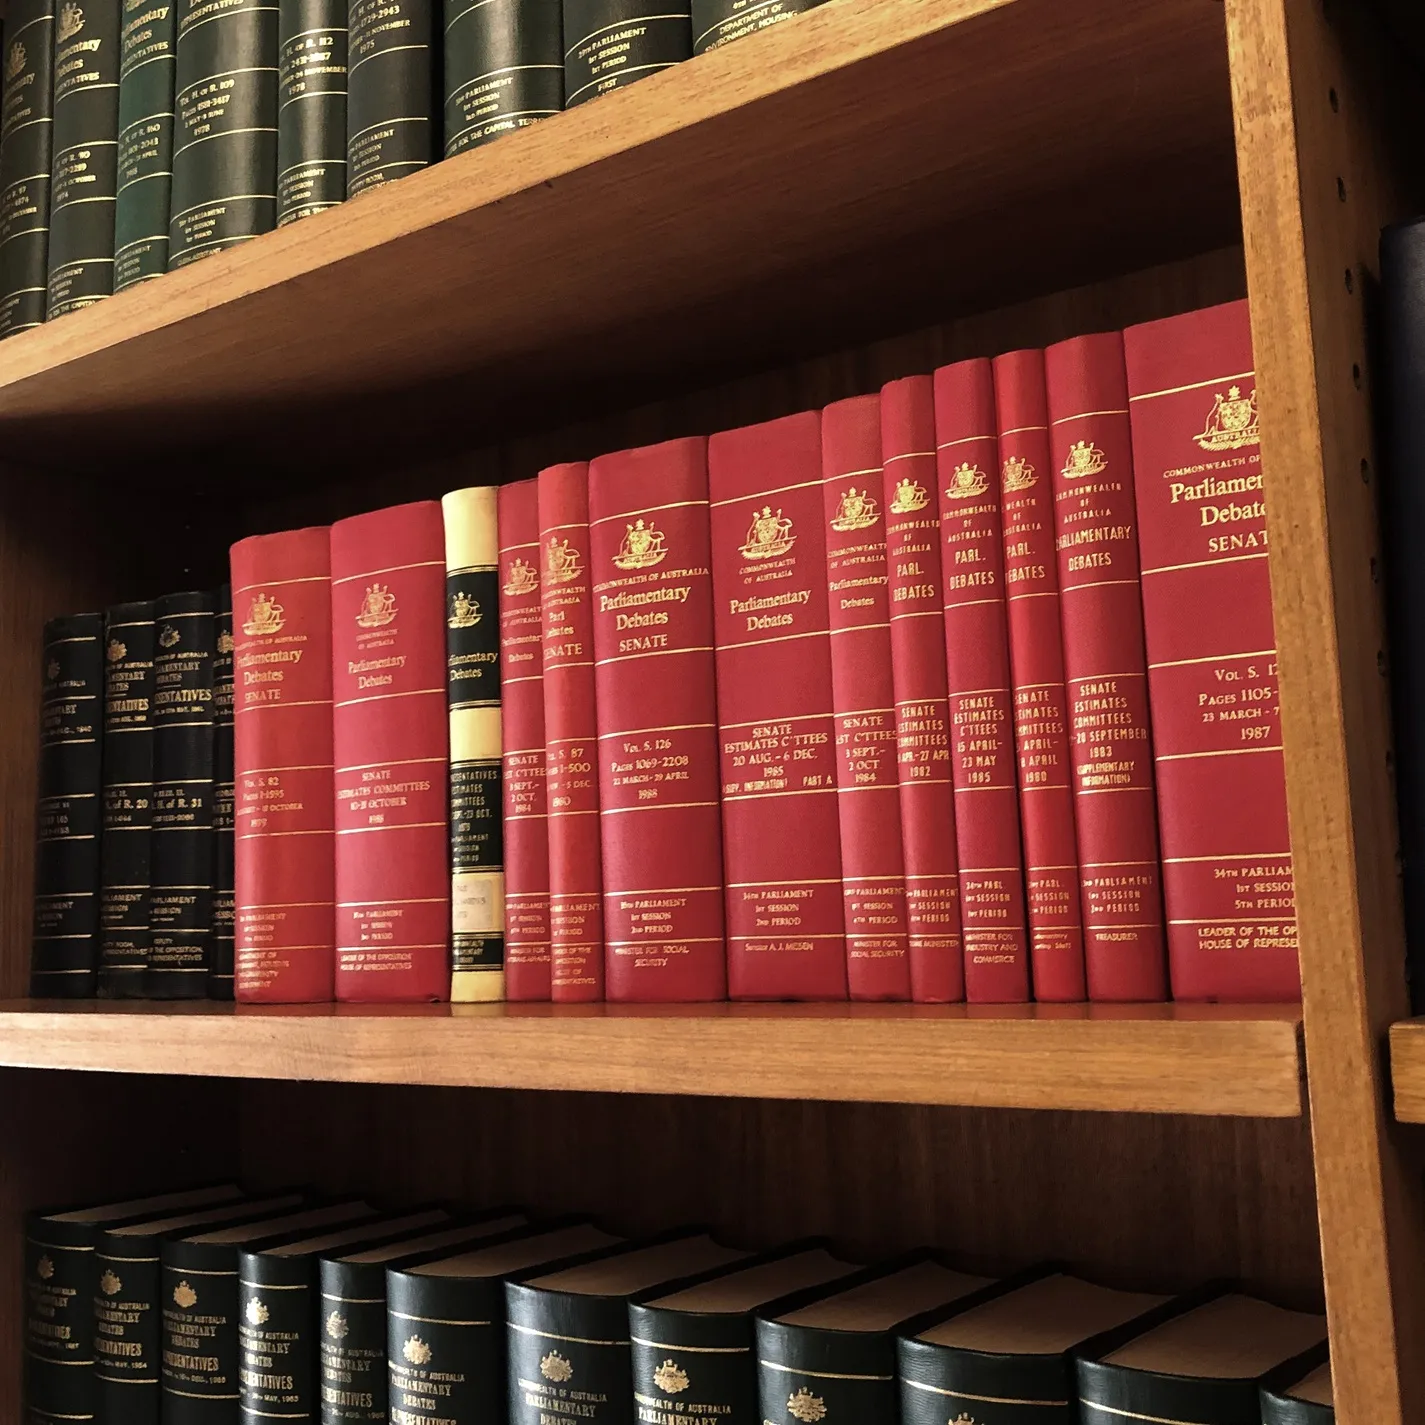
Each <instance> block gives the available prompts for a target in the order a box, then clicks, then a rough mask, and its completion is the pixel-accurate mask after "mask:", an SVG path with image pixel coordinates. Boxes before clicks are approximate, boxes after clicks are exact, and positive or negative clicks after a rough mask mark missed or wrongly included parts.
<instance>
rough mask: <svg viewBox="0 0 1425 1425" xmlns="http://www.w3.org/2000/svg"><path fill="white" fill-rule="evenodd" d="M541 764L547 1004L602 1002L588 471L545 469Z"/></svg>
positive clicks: (581, 468)
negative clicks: (546, 875)
mask: <svg viewBox="0 0 1425 1425" xmlns="http://www.w3.org/2000/svg"><path fill="white" fill-rule="evenodd" d="M538 489H539V540H540V549H541V552H542V556H543V563H544V568H543V571H542V575H541V582H540V592H539V598H540V607H541V609H542V612H543V619H544V625H543V628H544V649H543V652H544V664H543V677H544V759H545V760H544V766H545V788H546V795H547V799H548V803H549V821H548V823H547V825H548V830H549V956H550V961H549V984H550V994H549V997H550V998H551V999H552V1000H555V1001H565V1002H569V1001H578V1000H600V999H603V997H604V914H603V902H602V896H603V889H604V883H603V874H602V871H601V869H600V855H599V768H598V761H597V758H596V755H595V748H596V746H597V742H598V727H597V722H596V718H595V715H594V611H593V603H592V599H593V594H592V591H591V587H590V585H591V580H590V563H589V467H588V465H587V464H585V463H583V462H582V461H581V462H578V463H576V464H572V465H555V466H552V467H551V468H550V469H548V470H544V471H541V472H540V476H539V481H538Z"/></svg>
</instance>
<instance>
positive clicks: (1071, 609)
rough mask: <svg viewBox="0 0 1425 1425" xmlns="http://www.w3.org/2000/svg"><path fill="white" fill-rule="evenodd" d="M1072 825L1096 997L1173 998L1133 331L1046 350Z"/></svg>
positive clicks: (1090, 985)
mask: <svg viewBox="0 0 1425 1425" xmlns="http://www.w3.org/2000/svg"><path fill="white" fill-rule="evenodd" d="M1044 374H1045V378H1046V381H1047V384H1048V388H1049V426H1050V445H1049V459H1050V464H1051V466H1052V468H1053V471H1054V531H1055V547H1056V549H1057V551H1058V556H1059V606H1060V613H1061V617H1062V632H1063V636H1064V682H1065V685H1066V686H1067V688H1068V690H1069V712H1070V717H1071V719H1072V721H1071V724H1070V727H1071V738H1070V750H1071V754H1072V757H1073V764H1074V821H1075V825H1076V828H1077V831H1078V840H1079V881H1080V888H1081V893H1082V903H1083V916H1084V963H1085V968H1086V970H1087V972H1088V988H1089V998H1090V999H1092V1000H1160V999H1162V998H1163V997H1164V995H1165V994H1166V992H1167V976H1166V973H1165V967H1164V943H1163V894H1162V880H1161V872H1160V869H1159V865H1158V817H1157V810H1156V807H1155V804H1154V791H1153V749H1152V743H1151V739H1150V737H1149V731H1148V667H1147V658H1146V655H1145V654H1144V651H1143V604H1142V598H1141V593H1140V588H1139V580H1138V523H1137V521H1138V516H1137V510H1136V507H1135V504H1134V498H1133V441H1132V436H1131V434H1130V431H1129V421H1128V382H1127V376H1126V374H1125V371H1124V366H1123V337H1122V336H1121V334H1120V333H1118V332H1104V333H1100V334H1098V335H1095V336H1081V337H1074V338H1073V339H1072V340H1070V341H1064V342H1060V343H1059V344H1058V345H1057V346H1051V347H1050V348H1049V349H1048V350H1047V351H1046V352H1045V353H1044Z"/></svg>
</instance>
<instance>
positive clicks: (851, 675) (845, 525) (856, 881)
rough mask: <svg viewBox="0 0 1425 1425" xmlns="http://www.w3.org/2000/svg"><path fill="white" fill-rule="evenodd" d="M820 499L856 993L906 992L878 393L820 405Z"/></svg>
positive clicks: (851, 975) (849, 952)
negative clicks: (821, 409)
mask: <svg viewBox="0 0 1425 1425" xmlns="http://www.w3.org/2000/svg"><path fill="white" fill-rule="evenodd" d="M821 464H822V479H823V485H822V501H823V509H824V510H825V518H826V574H827V591H828V594H829V601H828V602H829V617H830V624H831V696H832V713H833V715H834V719H835V728H836V805H837V813H838V817H839V820H840V826H841V887H842V903H843V908H844V915H845V919H846V977H847V984H848V988H849V990H850V994H851V998H852V999H857V1000H886V999H893V1000H903V999H909V998H910V955H909V947H908V942H907V935H906V909H905V856H904V854H903V852H902V850H901V811H900V783H899V780H898V778H897V776H896V760H897V758H896V710H895V688H894V686H893V685H892V681H891V679H892V674H891V624H890V591H889V589H888V587H887V576H886V538H885V534H886V527H885V521H884V520H883V518H882V514H881V479H882V472H881V398H880V397H879V396H858V397H856V398H854V399H853V400H849V401H838V402H837V403H836V404H835V405H832V406H828V407H827V408H826V409H825V410H824V411H823V412H822V413H821Z"/></svg>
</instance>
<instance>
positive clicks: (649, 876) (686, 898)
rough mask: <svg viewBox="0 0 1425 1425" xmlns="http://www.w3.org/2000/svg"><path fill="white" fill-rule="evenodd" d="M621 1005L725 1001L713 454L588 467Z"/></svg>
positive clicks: (610, 936)
mask: <svg viewBox="0 0 1425 1425" xmlns="http://www.w3.org/2000/svg"><path fill="white" fill-rule="evenodd" d="M589 562H590V569H591V571H592V579H593V593H594V658H595V664H596V667H595V674H596V677H597V682H598V698H597V703H596V705H597V709H598V720H599V726H598V730H599V739H598V748H599V795H600V798H601V800H602V805H603V816H602V817H601V818H600V822H601V827H600V829H601V831H602V835H603V856H604V926H605V939H606V950H605V973H606V983H607V995H608V998H609V999H610V1000H616V1001H623V1002H625V1003H628V1002H641V1003H649V1002H653V1003H657V1002H674V1001H684V1002H686V1001H696V1000H720V999H723V998H725V997H726V995H727V951H726V943H725V939H724V934H723V930H724V922H723V904H722V898H723V884H722V816H721V812H720V810H719V807H718V739H717V691H716V682H715V672H714V667H713V607H712V597H713V596H712V559H711V551H710V549H709V545H708V465H707V442H706V441H705V440H703V439H701V438H698V439H690V440H672V441H668V442H667V443H666V444H663V445H654V446H649V447H646V448H644V449H641V450H623V451H619V452H618V453H617V454H615V455H603V456H600V457H599V459H597V460H595V461H594V462H593V464H592V465H591V466H590V467H589Z"/></svg>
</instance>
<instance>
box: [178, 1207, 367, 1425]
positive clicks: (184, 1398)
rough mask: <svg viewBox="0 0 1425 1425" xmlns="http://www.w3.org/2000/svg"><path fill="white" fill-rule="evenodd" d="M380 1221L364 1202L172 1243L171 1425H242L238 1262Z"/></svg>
mask: <svg viewBox="0 0 1425 1425" xmlns="http://www.w3.org/2000/svg"><path fill="white" fill-rule="evenodd" d="M375 1216H376V1213H375V1212H374V1211H373V1210H372V1209H371V1208H370V1207H368V1206H367V1205H366V1204H365V1203H364V1202H341V1203H334V1204H330V1205H328V1206H326V1207H314V1208H306V1209H304V1210H302V1211H300V1212H291V1213H283V1214H282V1215H281V1216H277V1217H268V1218H264V1219H262V1220H261V1221H255V1222H248V1223H245V1224H243V1225H241V1226H235V1227H223V1228H219V1229H218V1230H217V1231H214V1232H204V1233H200V1234H197V1235H193V1236H187V1237H168V1238H165V1239H164V1241H163V1245H162V1246H161V1247H160V1249H159V1257H160V1258H161V1268H162V1272H163V1275H162V1277H161V1278H160V1283H161V1288H160V1299H161V1301H162V1302H163V1353H162V1357H161V1360H162V1366H161V1368H160V1372H159V1374H160V1377H161V1379H162V1382H163V1404H162V1407H161V1409H162V1418H163V1425H235V1422H236V1421H237V1419H238V1416H239V1411H238V1370H239V1352H238V1261H239V1255H240V1254H241V1252H242V1251H243V1250H244V1249H245V1248H247V1249H250V1248H257V1247H273V1246H276V1245H277V1244H278V1243H280V1242H291V1241H296V1240H297V1239H298V1238H301V1237H309V1236H311V1234H312V1233H313V1232H318V1231H322V1230H326V1229H330V1230H333V1231H334V1230H335V1229H336V1228H338V1227H340V1226H342V1225H344V1224H354V1223H357V1222H363V1221H369V1220H370V1219H371V1218H373V1217H375Z"/></svg>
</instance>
